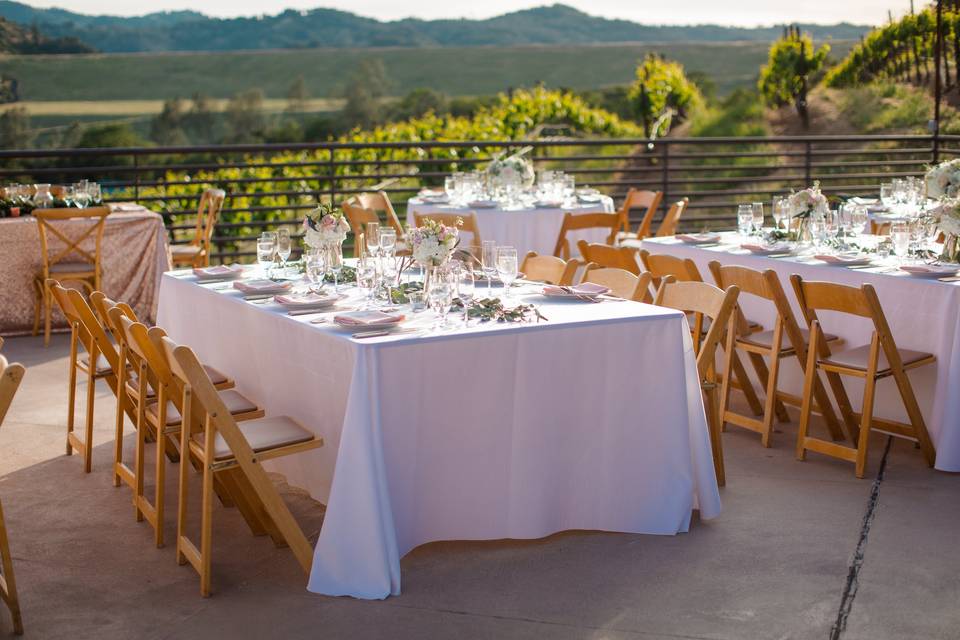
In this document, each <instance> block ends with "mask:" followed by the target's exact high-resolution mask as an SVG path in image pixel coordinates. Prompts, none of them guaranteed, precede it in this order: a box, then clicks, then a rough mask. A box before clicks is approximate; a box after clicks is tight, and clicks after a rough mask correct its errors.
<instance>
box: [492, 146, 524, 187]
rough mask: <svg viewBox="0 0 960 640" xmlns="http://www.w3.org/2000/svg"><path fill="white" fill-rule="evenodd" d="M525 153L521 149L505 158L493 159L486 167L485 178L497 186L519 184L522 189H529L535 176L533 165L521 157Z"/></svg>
mask: <svg viewBox="0 0 960 640" xmlns="http://www.w3.org/2000/svg"><path fill="white" fill-rule="evenodd" d="M526 151H527V150H526V149H523V150H521V151H520V152H518V153H515V154H513V155H511V156H507V157H506V158H502V157H498V158H494V159H493V160H491V161H490V164H489V165H487V177H488V178H489V179H490V181H491V182H492V183H493V184H495V185H498V186H505V185H507V184H519V185H520V186H522V187H523V188H524V189H529V188H530V187H531V186H532V185H533V181H534V179H535V178H536V174H535V173H534V171H533V163H532V162H530V160H529V159H527V158H525V157H524V155H523V154H524V153H526Z"/></svg>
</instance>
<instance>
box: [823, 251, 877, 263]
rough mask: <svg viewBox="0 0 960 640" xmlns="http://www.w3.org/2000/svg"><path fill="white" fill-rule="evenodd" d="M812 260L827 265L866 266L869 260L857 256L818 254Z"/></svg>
mask: <svg viewBox="0 0 960 640" xmlns="http://www.w3.org/2000/svg"><path fill="white" fill-rule="evenodd" d="M813 258H814V260H820V261H821V262H826V263H828V264H861V263H863V264H866V263H867V262H870V258H869V257H867V256H859V255H849V256H844V255H840V256H834V255H830V254H826V253H824V254H818V255H815V256H813Z"/></svg>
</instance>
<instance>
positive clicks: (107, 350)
mask: <svg viewBox="0 0 960 640" xmlns="http://www.w3.org/2000/svg"><path fill="white" fill-rule="evenodd" d="M65 291H66V295H67V296H68V298H69V300H70V303H71V304H72V305H73V308H74V309H75V310H76V313H77V318H78V319H79V321H80V324H81V325H82V326H83V329H84V330H85V331H86V332H87V334H88V335H89V336H90V338H91V340H92V343H93V346H94V350H95V351H96V352H97V353H98V354H99V355H102V356H103V357H104V358H105V359H106V361H107V364H109V366H110V368H111V369H112V370H113V372H116V371H118V370H119V366H120V353H119V352H118V351H117V348H116V346H114V344H113V343H112V342H110V338H109V337H108V336H107V333H106V331H105V330H104V328H103V325H102V324H101V321H100V320H99V319H98V318H97V314H96V312H94V310H93V307H91V306H90V305H89V304H87V301H86V299H85V298H84V297H83V294H82V293H80V292H79V291H77V290H76V289H66V290H65ZM90 357H91V359H92V361H95V356H94V354H92V353H91V354H90ZM107 381H108V382H109V383H110V385H111V389H113V391H114V393H116V382H117V377H116V375H114V374H111V375H110V376H107Z"/></svg>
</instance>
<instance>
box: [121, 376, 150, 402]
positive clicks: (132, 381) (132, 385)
mask: <svg viewBox="0 0 960 640" xmlns="http://www.w3.org/2000/svg"><path fill="white" fill-rule="evenodd" d="M127 389H129V390H130V393H131V394H133V395H138V392H139V391H140V379H139V378H134V377H130V378H129V379H128V380H127ZM156 395H157V394H156V392H154V390H153V387H151V386H149V385H147V398H153V397H155V396H156Z"/></svg>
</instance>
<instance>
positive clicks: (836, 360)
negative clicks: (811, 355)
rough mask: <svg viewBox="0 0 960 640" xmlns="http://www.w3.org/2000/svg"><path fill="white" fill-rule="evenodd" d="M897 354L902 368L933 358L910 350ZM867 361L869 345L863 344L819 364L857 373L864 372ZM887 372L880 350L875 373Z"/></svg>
mask: <svg viewBox="0 0 960 640" xmlns="http://www.w3.org/2000/svg"><path fill="white" fill-rule="evenodd" d="M897 352H898V353H899V354H900V360H901V361H903V366H905V367H908V366H910V365H911V364H915V363H917V362H920V361H921V360H925V359H927V358H932V357H933V354H931V353H924V352H923V351H912V350H910V349H897ZM869 359H870V345H868V344H865V345H863V346H862V347H853V348H852V349H844V350H843V351H838V352H836V353H834V354H831V355H830V357H829V358H824V359H822V360H820V362H821V364H829V365H834V366H837V367H846V368H848V369H856V370H858V371H866V370H867V361H868V360H869ZM889 371H890V362H889V361H888V360H887V356H886V354H885V353H884V352H883V349H880V357H879V358H878V359H877V373H887V372H889Z"/></svg>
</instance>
